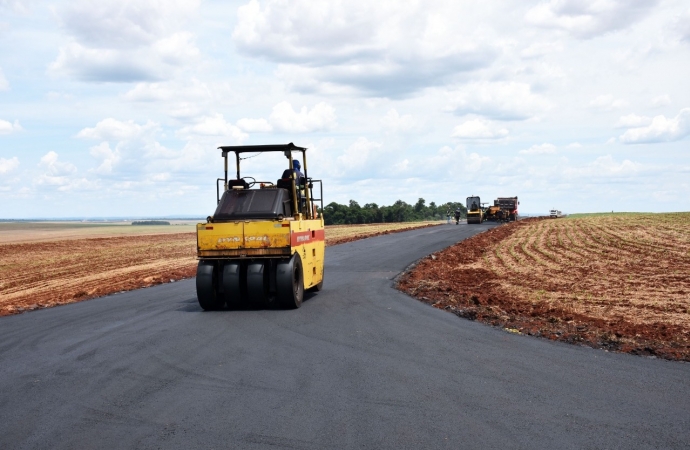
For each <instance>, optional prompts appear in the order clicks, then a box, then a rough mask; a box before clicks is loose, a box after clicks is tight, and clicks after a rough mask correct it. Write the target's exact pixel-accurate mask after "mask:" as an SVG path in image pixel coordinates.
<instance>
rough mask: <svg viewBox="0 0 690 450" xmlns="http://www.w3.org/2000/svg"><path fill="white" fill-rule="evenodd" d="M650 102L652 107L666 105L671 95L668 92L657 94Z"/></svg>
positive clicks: (669, 101) (669, 102) (668, 103)
mask: <svg viewBox="0 0 690 450" xmlns="http://www.w3.org/2000/svg"><path fill="white" fill-rule="evenodd" d="M650 104H651V106H652V107H653V108H660V107H662V106H668V105H670V104H671V97H670V96H669V95H668V94H664V95H657V96H656V97H654V98H652V101H651V102H650Z"/></svg>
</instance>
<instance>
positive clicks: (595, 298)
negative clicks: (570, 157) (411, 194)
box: [399, 213, 690, 361]
mask: <svg viewBox="0 0 690 450" xmlns="http://www.w3.org/2000/svg"><path fill="white" fill-rule="evenodd" d="M399 287H400V288H401V289H403V290H404V291H406V292H407V293H409V294H410V295H412V296H414V297H416V298H418V299H421V300H422V301H425V302H427V303H430V304H432V305H433V306H436V307H438V308H443V309H446V310H449V311H451V312H454V313H455V314H457V315H459V316H461V317H465V318H469V319H472V320H474V319H476V320H481V321H483V322H486V323H489V324H492V325H495V326H501V327H503V328H506V329H507V330H508V331H512V332H519V333H525V334H530V335H535V336H542V337H546V338H549V339H554V340H563V341H567V342H573V343H581V344H584V345H589V346H593V347H599V348H605V349H608V350H614V351H622V352H630V353H636V354H644V355H655V356H660V357H664V358H668V359H680V360H686V361H690V213H678V214H665V215H661V214H616V215H606V216H594V215H593V216H584V217H582V218H572V219H528V220H524V221H520V222H514V223H511V224H509V225H504V226H501V227H498V228H494V229H491V230H489V231H487V232H485V233H482V234H480V235H477V236H475V237H473V238H471V239H468V240H466V241H463V242H461V243H459V244H457V245H455V246H453V247H451V248H449V249H446V250H444V251H442V252H439V253H436V254H434V255H431V256H430V257H428V258H425V259H423V260H422V261H420V262H419V264H418V265H417V266H416V267H415V268H413V269H412V270H410V271H409V272H407V273H406V274H404V275H403V276H402V277H401V278H400V282H399Z"/></svg>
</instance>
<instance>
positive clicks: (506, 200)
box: [494, 197, 520, 222]
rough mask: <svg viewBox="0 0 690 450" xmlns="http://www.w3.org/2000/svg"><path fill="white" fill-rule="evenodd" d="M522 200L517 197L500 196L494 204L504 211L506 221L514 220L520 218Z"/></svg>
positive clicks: (503, 218)
mask: <svg viewBox="0 0 690 450" xmlns="http://www.w3.org/2000/svg"><path fill="white" fill-rule="evenodd" d="M519 204H520V202H519V201H518V198H517V197H498V198H497V199H496V201H495V202H494V205H496V206H498V207H499V208H500V209H501V211H502V216H503V217H502V218H501V220H504V221H506V222H514V221H516V220H517V218H518V205H519Z"/></svg>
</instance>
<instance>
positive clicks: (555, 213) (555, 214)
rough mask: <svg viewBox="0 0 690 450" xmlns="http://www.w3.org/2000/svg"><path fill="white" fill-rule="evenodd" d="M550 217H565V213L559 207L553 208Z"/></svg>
mask: <svg viewBox="0 0 690 450" xmlns="http://www.w3.org/2000/svg"><path fill="white" fill-rule="evenodd" d="M549 217H550V218H552V219H558V218H561V217H563V213H562V212H561V211H559V210H558V209H552V210H551V211H550V212H549Z"/></svg>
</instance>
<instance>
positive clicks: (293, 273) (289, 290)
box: [276, 253, 304, 309]
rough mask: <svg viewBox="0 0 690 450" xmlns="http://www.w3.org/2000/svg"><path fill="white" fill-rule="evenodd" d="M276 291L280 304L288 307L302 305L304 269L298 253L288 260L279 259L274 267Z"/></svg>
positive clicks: (295, 307)
mask: <svg viewBox="0 0 690 450" xmlns="http://www.w3.org/2000/svg"><path fill="white" fill-rule="evenodd" d="M276 291H277V294H278V301H280V304H281V305H282V306H283V307H285V308H289V309H297V308H299V307H300V306H302V300H303V299H304V271H303V270H302V258H300V257H299V254H298V253H295V254H294V255H292V258H290V259H289V260H288V261H280V262H279V263H278V264H277V267H276Z"/></svg>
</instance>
